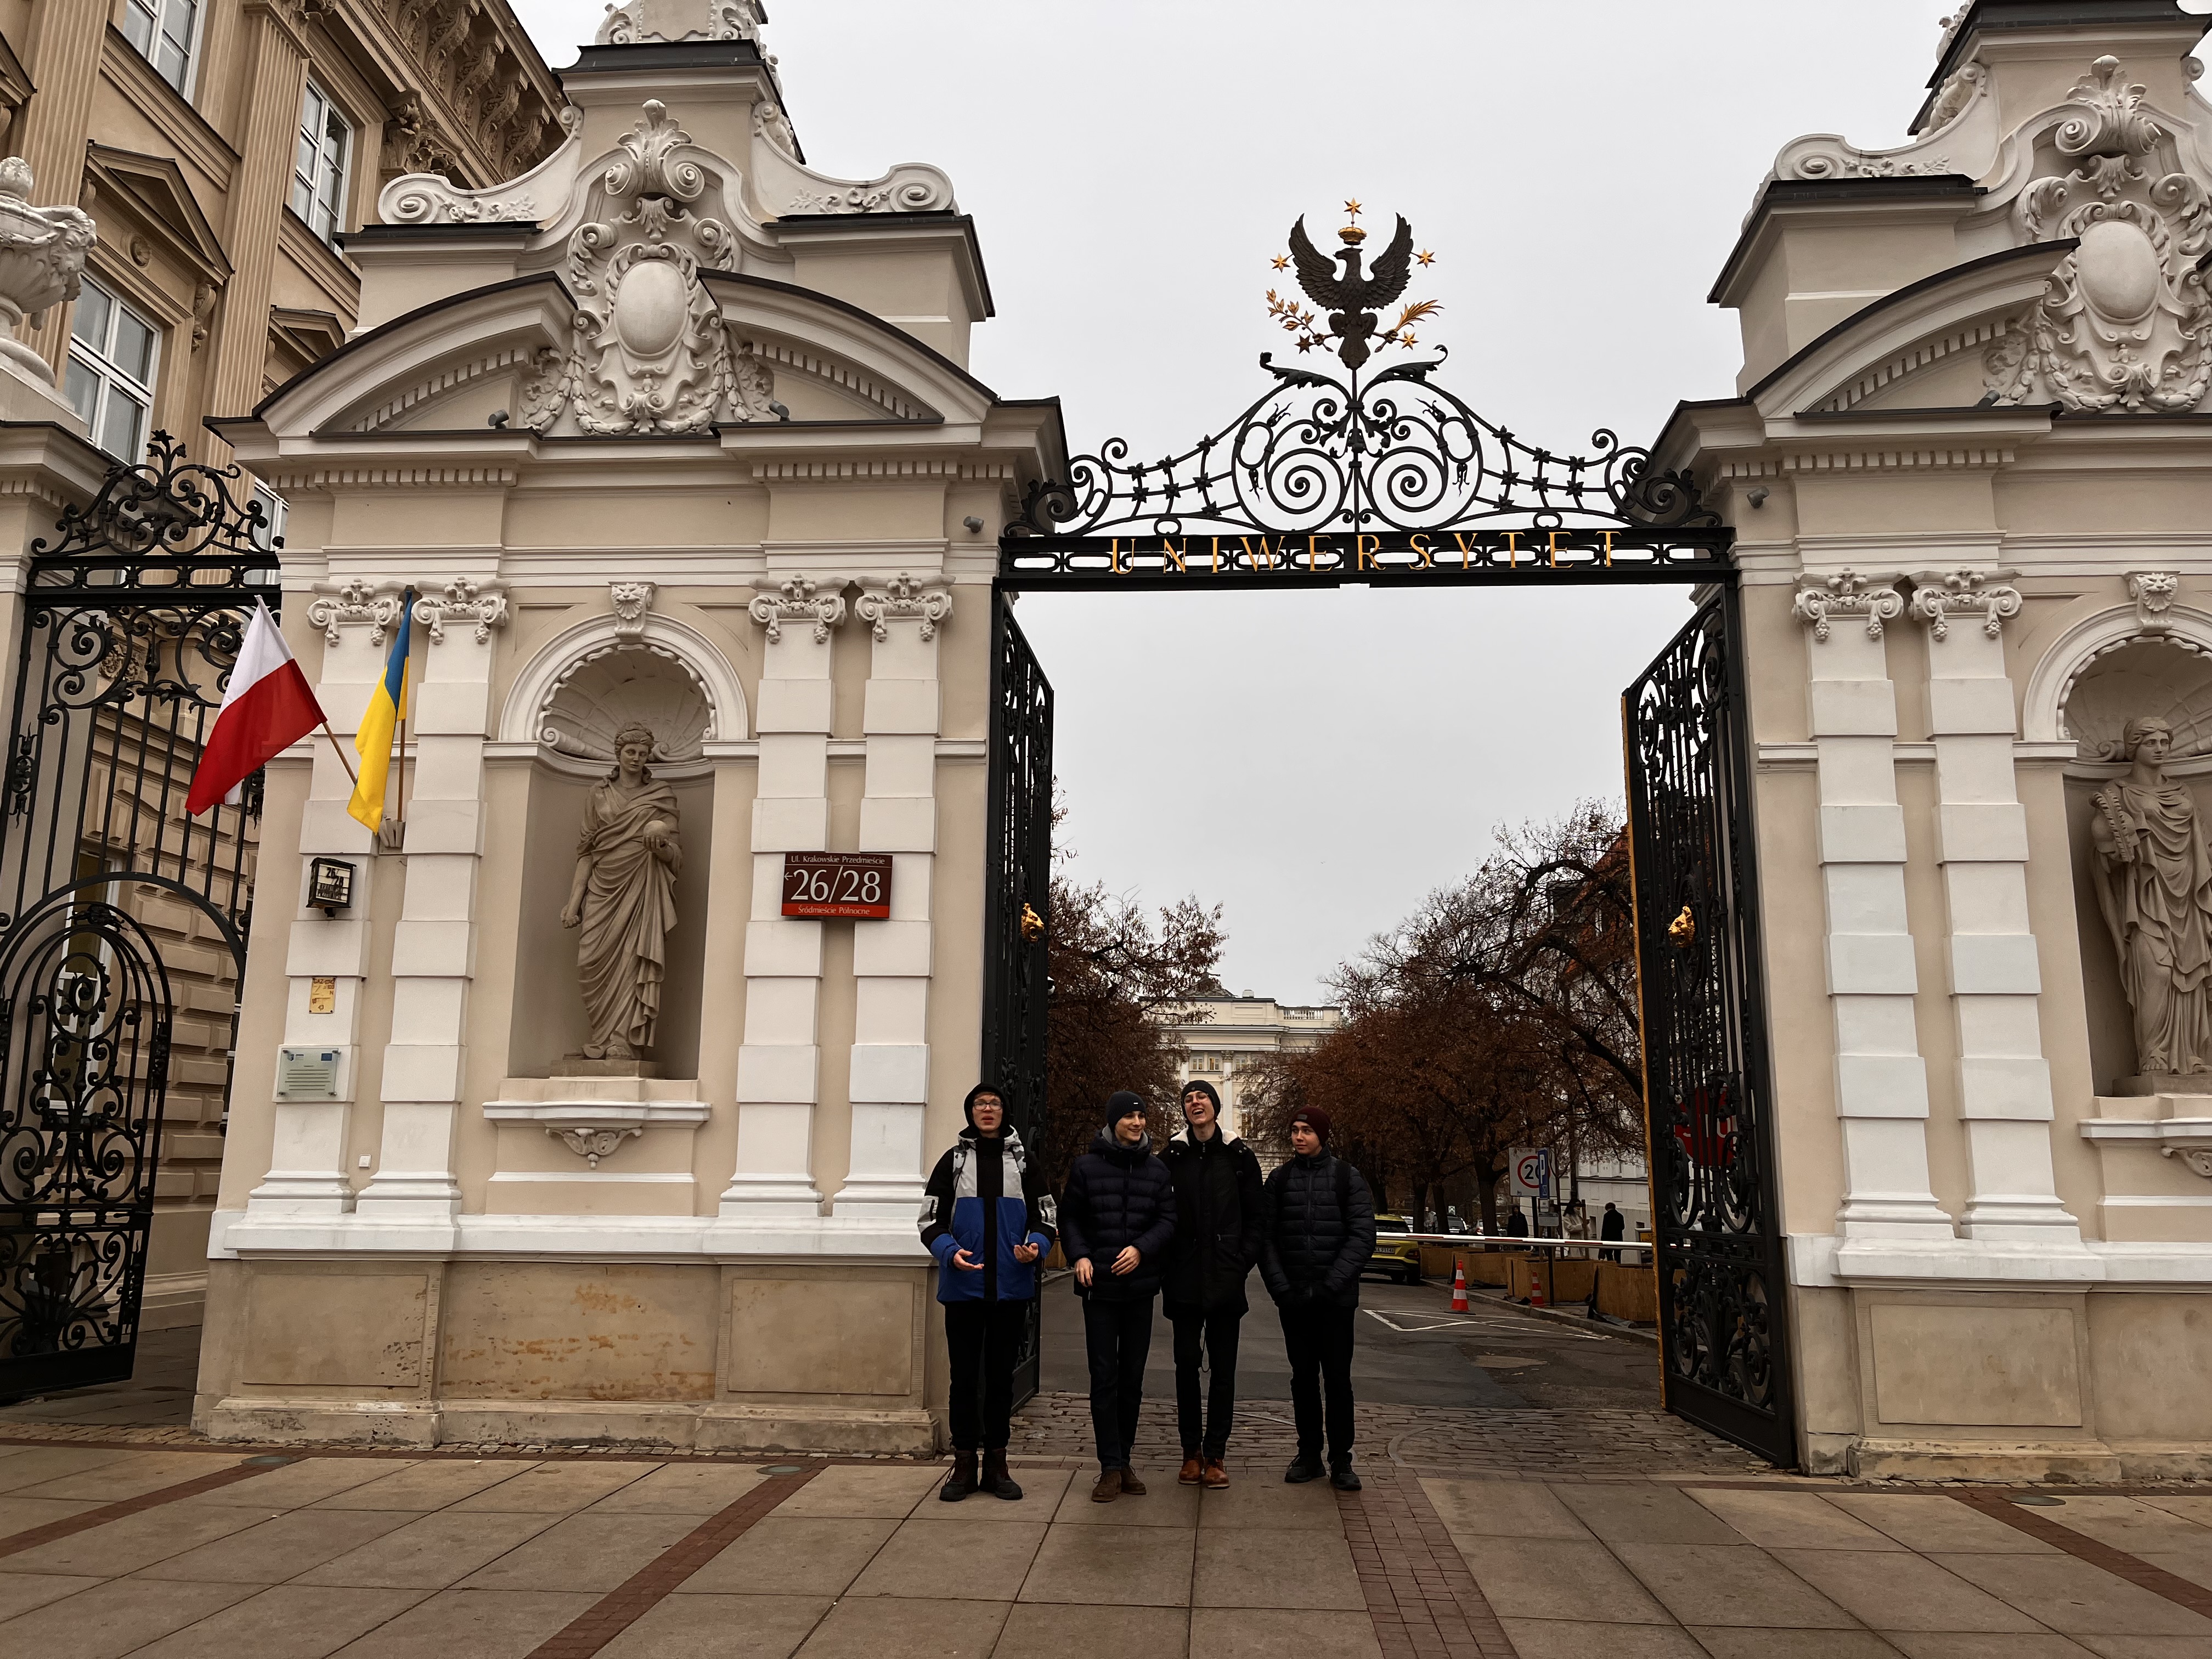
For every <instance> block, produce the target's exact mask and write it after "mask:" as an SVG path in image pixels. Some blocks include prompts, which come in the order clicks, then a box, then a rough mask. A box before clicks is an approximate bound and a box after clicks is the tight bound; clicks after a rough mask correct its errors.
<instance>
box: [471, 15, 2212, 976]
mask: <svg viewBox="0 0 2212 1659" xmlns="http://www.w3.org/2000/svg"><path fill="white" fill-rule="evenodd" d="M1958 3H1960V0H1850V3H1849V4H1847V5H1841V4H1836V3H1833V0H1657V3H1654V0H1574V3H1567V0H1545V3H1537V4H1531V3H1527V0H1363V3H1360V4H1357V5H1352V4H1346V3H1344V0H1328V3H1323V0H1173V3H1168V0H1114V3H1107V0H930V3H915V0H773V3H772V4H771V5H770V7H769V29H768V40H767V44H768V48H769V51H771V52H774V53H775V54H776V55H777V56H778V57H779V58H780V59H781V64H780V70H779V72H780V73H781V76H782V79H783V84H784V89H785V92H786V94H787V98H788V100H789V103H790V106H791V115H792V118H793V122H794V123H795V124H796V125H797V127H798V130H799V137H800V141H801V142H802V143H804V144H805V147H806V152H807V159H808V161H809V162H810V163H811V165H812V166H814V167H817V168H820V169H822V170H823V171H825V172H828V173H835V174H838V175H841V176H843V177H847V178H854V179H866V178H871V177H873V176H875V175H876V174H878V173H882V172H883V171H884V169H885V168H886V167H889V166H890V165H891V164H892V163H895V162H897V161H931V162H934V163H936V164H937V165H939V166H940V167H944V168H945V170H946V171H947V172H949V173H951V175H952V180H953V184H954V185H955V187H956V189H957V192H958V196H959V202H960V206H961V207H962V208H963V210H965V211H967V212H969V213H971V214H973V215H974V216H975V222H976V228H977V232H978V234H979V235H980V237H981V242H982V248H983V255H984V259H985V262H986V264H987V268H988V270H989V275H990V281H991V286H992V290H993V294H994V298H995V300H996V302H997V307H998V313H999V314H998V317H997V318H996V319H995V320H994V321H991V322H989V323H987V324H984V325H981V326H980V327H979V328H978V329H977V331H976V333H975V348H974V355H973V362H972V367H973V368H974V369H975V373H976V374H978V375H980V376H981V378H982V380H984V381H985V382H986V383H987V384H988V385H989V386H992V387H994V389H995V390H996V391H998V392H1000V394H1001V395H1002V396H1006V397H1016V398H1032V397H1039V396H1044V395H1049V394H1056V395H1058V396H1059V397H1060V399H1061V400H1062V404H1063V406H1064V409H1065V411H1066V422H1067V429H1068V435H1069V438H1070V441H1071V442H1072V443H1073V445H1074V446H1075V447H1077V448H1078V449H1094V448H1096V447H1097V444H1098V442H1099V441H1102V440H1103V439H1105V438H1107V437H1109V436H1111V435H1125V436H1127V438H1128V439H1129V440H1130V441H1131V443H1132V445H1133V447H1134V448H1135V450H1136V451H1137V452H1138V453H1144V454H1164V453H1168V452H1169V451H1170V450H1171V449H1181V448H1182V447H1186V446H1188V444H1189V443H1191V442H1192V441H1194V440H1196V439H1197V438H1198V437H1200V435H1203V434H1205V433H1206V432H1209V431H1212V430H1214V429H1215V428H1218V427H1219V426H1221V425H1222V424H1224V423H1225V422H1227V421H1228V420H1229V419H1230V418H1231V416H1233V415H1234V414H1235V413H1236V412H1237V411H1238V410H1241V409H1242V408H1243V406H1244V405H1245V404H1247V403H1248V402H1249V401H1250V400H1251V399H1252V398H1255V397H1256V396H1257V395H1259V392H1261V390H1263V389H1264V386H1265V382H1264V380H1263V379H1262V378H1261V372H1260V370H1259V369H1258V368H1257V365H1256V357H1257V354H1258V353H1260V352H1261V351H1263V350H1267V349H1271V348H1272V349H1281V347H1282V345H1283V344H1284V337H1283V336H1282V335H1281V334H1280V333H1279V332H1278V331H1275V330H1274V329H1273V328H1272V327H1271V326H1270V325H1269V324H1268V322H1267V318H1266V315H1265V310H1264V307H1263V303H1262V300H1261V295H1262V294H1263V292H1264V291H1265V290H1266V289H1267V288H1268V287H1270V286H1273V285H1275V284H1276V283H1279V280H1280V279H1279V277H1277V276H1276V275H1275V274H1274V273H1273V271H1272V270H1270V268H1269V265H1268V260H1269V258H1270V257H1271V256H1273V254H1275V253H1277V252H1280V251H1281V250H1282V246H1283V242H1284V238H1285V234H1286V233H1287V231H1288V228H1289V226H1290V223H1291V221H1292V220H1293V219H1294V218H1296V217H1297V216H1298V215H1300V214H1302V213H1303V214H1305V215H1308V216H1309V223H1310V228H1312V229H1313V231H1314V232H1315V240H1316V241H1317V242H1322V244H1323V245H1324V246H1327V245H1328V244H1327V242H1326V240H1324V234H1323V233H1326V232H1329V231H1333V230H1334V228H1336V227H1337V226H1338V225H1339V224H1340V223H1341V222H1342V220H1341V219H1340V217H1339V214H1340V208H1341V204H1342V203H1343V201H1344V200H1345V198H1346V197H1354V196H1356V197H1358V198H1359V199H1360V200H1361V201H1362V202H1363V203H1364V204H1366V205H1367V208H1368V210H1369V217H1370V221H1376V220H1379V222H1381V223H1382V224H1383V225H1384V226H1388V225H1389V222H1390V220H1389V216H1390V215H1391V214H1393V213H1403V214H1405V215H1406V216H1407V218H1408V219H1410V220H1411V221H1412V222H1413V227H1414V230H1415V234H1416V235H1417V236H1418V238H1419V243H1420V245H1421V246H1426V247H1431V248H1433V249H1434V250H1435V251H1436V252H1437V263H1436V264H1435V266H1434V267H1433V268H1431V269H1430V270H1424V271H1422V272H1421V273H1420V276H1419V282H1418V283H1417V284H1416V286H1415V287H1414V289H1412V290H1410V291H1409V292H1408V295H1407V297H1408V298H1409V299H1410V298H1417V297H1426V298H1432V299H1436V300H1438V301H1442V302H1443V313H1442V314H1441V315H1440V316H1438V317H1437V318H1435V319H1431V322H1430V323H1429V324H1428V325H1426V326H1425V327H1424V328H1423V330H1422V335H1423V337H1424V340H1425V342H1431V343H1441V344H1446V345H1449V347H1450V348H1451V349H1452V353H1453V360H1452V364H1451V367H1450V368H1449V370H1447V371H1446V374H1445V377H1444V378H1445V379H1446V380H1448V382H1449V384H1450V385H1451V386H1453V387H1454V388H1455V390H1456V391H1458V392H1460V393H1461V395H1462V396H1463V397H1466V398H1468V400H1469V401H1470V402H1472V403H1473V404H1475V406H1476V407H1477V408H1478V409H1480V410H1483V411H1484V412H1485V413H1486V414H1487V415H1489V416H1491V418H1492V419H1493V420H1496V421H1498V422H1499V423H1500V424H1502V425H1504V426H1507V427H1509V428H1511V429H1512V430H1514V431H1515V432H1516V433H1517V434H1519V435H1522V436H1525V437H1528V438H1529V439H1531V440H1533V441H1537V442H1540V443H1544V444H1547V445H1549V446H1552V447H1555V448H1559V449H1568V450H1576V451H1580V450H1582V449H1583V448H1584V447H1586V444H1587V439H1588V437H1589V433H1590V431H1591V429H1592V428H1595V427H1599V426H1609V427H1612V428H1614V429H1616V430H1617V431H1619V432H1620V434H1621V435H1622V437H1623V438H1624V440H1626V441H1629V442H1643V441H1648V440H1649V439H1650V437H1652V436H1653V435H1655V434H1656V432H1657V430H1658V428H1659V426H1660V423H1661V422H1662V420H1663V419H1664V418H1665V416H1666V415H1667V412H1668V410H1670V409H1672V408H1673V406H1674V404H1675V402H1676V401H1677V400H1678V399H1680V398H1714V397H1726V396H1729V395H1731V394H1732V393H1733V392H1734V391H1735V370H1736V368H1737V367H1738V365H1739V362H1740V352H1739V349H1738V343H1737V332H1736V325H1735V316H1734V314H1733V313H1725V312H1722V311H1719V310H1717V309H1716V308H1715V307H1711V306H1710V305H1708V304H1707V303H1706V301H1705V295H1706V293H1707V291H1708V289H1710V288H1711V284H1712V280H1713V277H1714V275H1715V274H1716V273H1717V271H1718V270H1719V268H1720V264H1721V262H1722V260H1723V258H1725V257H1726V255H1727V253H1728V252H1729V247H1730V246H1731V245H1732V243H1733V242H1734V240H1735V235H1736V232H1737V229H1738V227H1739V225H1740V223H1741V219H1742V217H1743V215H1744V212H1745V210H1746V209H1747V207H1748V206H1749V204H1750V202H1751V199H1752V197H1753V192H1754V191H1756V189H1757V188H1758V186H1759V183H1760V181H1761V180H1762V179H1764V178H1765V174H1766V171H1767V168H1768V167H1769V166H1770V164H1771V162H1772V161H1773V158H1774V155H1775V152H1776V151H1777V150H1778V149H1780V148H1781V146H1782V145H1783V144H1784V143H1786V142H1787V141H1788V140H1790V138H1793V137H1796V136H1797V135H1798V134H1800V133H1804V132H1837V133H1841V134H1843V135H1844V136H1845V137H1849V138H1850V140H1852V141H1853V142H1854V143H1861V144H1865V145H1868V146H1870V147H1873V146H1887V145H1891V144H1896V143H1902V142H1904V140H1905V124H1906V123H1907V122H1908V121H1909V120H1910V119H1911V117H1912V115H1913V113H1914V112H1915V111H1916V110H1917V108H1918V107H1919V105H1920V101H1921V100H1922V98H1923V95H1924V83H1925V82H1926V80H1927V78H1928V76H1929V71H1930V70H1932V69H1933V67H1934V58H1935V50H1936V44H1937V40H1938V29H1937V21H1938V19H1939V18H1941V17H1942V15H1944V14H1945V13H1946V12H1948V11H1949V10H1950V9H1953V7H1954V6H1955V5H1956V4H1958ZM514 9H515V10H516V11H517V12H518V13H519V14H520V15H521V17H522V19H523V21H524V22H525V24H526V26H527V27H529V28H530V29H531V31H532V34H533V35H534V36H535V37H536V39H537V40H538V46H539V47H540V49H541V50H542V51H543V52H544V54H545V58H546V61H547V62H548V63H550V64H552V65H553V66H554V67H555V68H556V69H559V68H562V67H564V66H566V65H567V64H570V63H572V62H574V56H575V54H574V47H575V46H576V45H577V44H578V43H580V42H582V41H585V40H589V39H590V37H591V34H592V31H593V30H594V29H595V28H596V27H597V26H598V23H599V19H600V17H601V16H602V15H603V12H604V7H603V5H602V4H600V3H593V0H514ZM2188 9H2191V10H2199V9H2203V7H2202V6H2201V5H2199V4H2191V6H2190V7H2189V8H2188ZM678 113H679V115H680V113H681V112H680V111H679V112H678ZM1019 615H1020V618H1021V622H1022V625H1023V628H1024V630H1025V631H1026V632H1027V634H1028V635H1029V637H1030V641H1031V642H1032V643H1033V644H1034V645H1035V646H1036V649H1037V651H1038V653H1039V655H1040V656H1041V658H1042V660H1043V663H1044V666H1045V671H1046V673H1047V674H1048V676H1049V677H1050V678H1051V680H1052V682H1053V685H1054V690H1055V691H1056V693H1057V695H1058V709H1059V732H1058V745H1057V762H1058V764H1057V770H1058V773H1059V776H1060V782H1061V785H1062V787H1064V789H1065V790H1066V796H1067V800H1068V804H1069V806H1070V808H1071V811H1070V814H1069V817H1068V820H1067V824H1066V838H1067V839H1068V841H1069V842H1072V843H1073V846H1074V847H1075V848H1077V849H1078V853H1079V856H1078V859H1077V863H1076V868H1077V871H1078V872H1079V874H1080V875H1082V876H1083V877H1085V878H1095V879H1100V880H1103V881H1105V882H1107V883H1109V884H1110V885H1112V886H1113V887H1114V888H1115V889H1116V890H1132V889H1133V890H1136V891H1138V892H1139V893H1140V894H1141V895H1142V896H1144V897H1145V898H1146V900H1147V901H1149V902H1153V903H1164V902H1168V901H1169V900H1170V899H1172V898H1174V897H1176V896H1179V895H1181V894H1182V893H1184V892H1191V891H1194V892H1196V893H1197V894H1198V895H1199V896H1200V898H1202V899H1204V900H1205V901H1206V902H1209V903H1212V902H1219V903H1221V904H1222V905H1223V906H1224V907H1225V921H1226V925H1227V928H1228V932H1229V945H1228V948H1227V951H1226V952H1225V960H1224V978H1225V980H1226V981H1227V982H1228V984H1229V986H1230V987H1231V989H1233V990H1236V991H1239V992H1244V991H1249V992H1255V993H1257V994H1261V995H1273V996H1278V997H1280V998H1282V999H1284V1000H1286V1001H1300V1000H1316V999H1318V998H1319V997H1320V996H1321V995H1322V990H1321V988H1320V983H1319V981H1320V980H1321V977H1322V975H1324V974H1326V973H1327V972H1328V969H1330V968H1331V967H1332V966H1333V965H1334V963H1337V962H1338V961H1340V960H1341V959H1342V958H1344V957H1346V956H1348V955H1350V954H1352V953H1353V952H1355V951H1357V950H1358V947H1359V946H1360V945H1361V943H1362V942H1363V941H1364V939H1366V937H1367V936H1368V935H1369V934H1370V933H1374V932H1375V931H1376V930H1377V929H1379V928H1383V927H1388V926H1389V924H1390V923H1392V922H1393V921H1395V920H1396V919H1398V918H1399V917H1400V916H1401V915H1405V914H1406V913H1407V911H1408V910H1409V909H1410V908H1412V907H1413V905H1414V904H1416V903H1417V902H1419V899H1420V898H1421V896H1422V895H1423V894H1424V893H1425V892H1426V891H1428V890H1430V889H1431V888H1433V887H1435V886H1437V885H1439V884H1444V883H1448V882H1450V881H1452V880H1454V879H1455V878H1458V877H1459V876H1461V875H1462V874H1463V873H1465V872H1468V870H1471V869H1472V868H1473V867H1474V866H1476V865H1477V864H1479V863H1480V861H1481V860H1482V859H1483V857H1484V855H1485V854H1486V851H1487V849H1488V848H1489V846H1490V843H1491V836H1492V829H1493V828H1494V827H1495V826H1497V825H1498V824H1500V823H1511V822H1516V821H1518V820H1521V819H1524V818H1528V817H1548V816H1551V815H1553V814H1556V813H1558V812H1559V811H1564V810H1565V808H1567V807H1568V806H1570V805H1571V804H1572V803H1573V802H1574V801H1575V800H1576V799H1577V798H1578V797H1583V796H1588V795H1593V794H1595V795H1605V796H1611V797H1618V796H1619V795H1620V791H1621V757H1620V704H1619V696H1620V690H1621V689H1622V688H1623V687H1624V686H1625V685H1626V684H1627V683H1628V682H1629V681H1630V680H1631V679H1632V678H1634V677H1635V676H1636V674H1637V673H1638V671H1640V670H1641V669H1642V667H1643V665H1644V663H1645V662H1646V661H1648V660H1649V659H1650V658H1651V657H1652V656H1653V655H1654V654H1655V653H1656V652H1657V650H1658V649H1659V647H1661V646H1662V645H1663V644H1664V643H1665V642H1666V641H1667V640H1668V638H1669V637H1670V636H1671V635H1673V634H1674V631H1675V630H1676V629H1678V628H1680V626H1681V624H1682V623H1684V622H1685V621H1686V619H1687V615H1688V607H1687V601H1686V598H1685V596H1684V594H1683V592H1682V591H1681V590H1679V589H1669V588H1646V589H1641V590H1639V589H1636V588H1626V589H1622V590H1620V591H1619V592H1595V591H1593V590H1591V589H1589V588H1577V589H1574V590H1571V591H1559V592H1551V593H1542V592H1510V593H1509V592H1500V591H1498V590H1496V589H1489V590H1485V589H1478V588H1462V589H1449V588H1446V589H1440V590H1437V591H1435V592H1409V591H1407V590H1406V589H1402V588H1401V589H1395V590H1388V589H1386V590H1355V591H1349V592H1334V593H1316V594H1309V595H1297V594H1285V595H1267V596H1261V595H1243V594H1154V595H1127V596H1123V595H1088V594H1085V595H1065V596H1050V595H1044V594H1030V595H1029V596H1028V597H1026V598H1025V599H1024V600H1023V602H1022V605H1021V608H1020V611H1019Z"/></svg>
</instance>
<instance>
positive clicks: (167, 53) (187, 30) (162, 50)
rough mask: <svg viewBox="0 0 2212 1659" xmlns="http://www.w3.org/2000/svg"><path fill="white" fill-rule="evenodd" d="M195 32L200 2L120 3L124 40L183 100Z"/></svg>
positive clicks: (144, 0)
mask: <svg viewBox="0 0 2212 1659" xmlns="http://www.w3.org/2000/svg"><path fill="white" fill-rule="evenodd" d="M199 28H200V0H124V3H123V33H124V34H125V37H126V38H127V39H128V40H130V42H131V45H132V46H136V47H137V48H138V53H139V56H141V57H142V58H144V59H145V60H146V61H147V62H148V63H149V64H152V65H153V66H154V72H155V74H157V75H159V76H161V78H162V79H163V80H164V81H167V82H168V83H169V84H170V85H171V86H173V87H174V88H176V89H177V90H178V91H179V92H181V93H183V94H186V95H187V96H189V95H190V94H191V89H192V53H193V52H194V51H195V50H196V49H197V46H198V45H199Z"/></svg>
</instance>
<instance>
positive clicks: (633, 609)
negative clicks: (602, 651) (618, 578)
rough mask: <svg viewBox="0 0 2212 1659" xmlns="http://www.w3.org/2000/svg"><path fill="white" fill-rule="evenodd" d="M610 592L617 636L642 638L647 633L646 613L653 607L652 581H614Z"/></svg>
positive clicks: (630, 638) (631, 638) (628, 638)
mask: <svg viewBox="0 0 2212 1659" xmlns="http://www.w3.org/2000/svg"><path fill="white" fill-rule="evenodd" d="M608 594H609V597H610V598H611V599H612V600H613V602H614V607H615V637H616V638H617V639H623V640H635V639H641V638H642V637H643V636H644V634H645V613H646V612H647V611H650V610H652V609H653V584H652V583H651V582H612V583H610V584H609V585H608Z"/></svg>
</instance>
